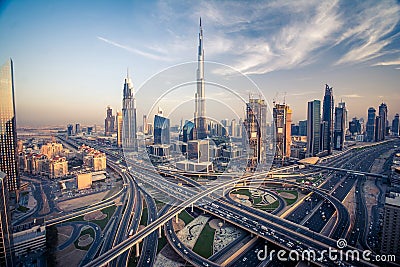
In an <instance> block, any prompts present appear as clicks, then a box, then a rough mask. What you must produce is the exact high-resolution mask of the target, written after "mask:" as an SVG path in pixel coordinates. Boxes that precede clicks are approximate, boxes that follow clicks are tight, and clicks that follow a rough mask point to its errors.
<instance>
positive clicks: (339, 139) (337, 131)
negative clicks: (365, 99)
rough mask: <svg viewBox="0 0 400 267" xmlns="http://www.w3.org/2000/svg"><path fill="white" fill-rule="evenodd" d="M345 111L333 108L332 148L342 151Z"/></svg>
mask: <svg viewBox="0 0 400 267" xmlns="http://www.w3.org/2000/svg"><path fill="white" fill-rule="evenodd" d="M345 124H346V118H345V110H344V108H341V107H335V128H334V132H333V148H334V149H336V150H342V149H343V146H344V138H345V130H346V129H345Z"/></svg>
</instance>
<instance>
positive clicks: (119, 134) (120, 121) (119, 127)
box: [116, 111, 123, 147]
mask: <svg viewBox="0 0 400 267" xmlns="http://www.w3.org/2000/svg"><path fill="white" fill-rule="evenodd" d="M116 124H117V146H118V147H122V133H123V132H122V129H123V117H122V113H121V112H119V111H117V117H116Z"/></svg>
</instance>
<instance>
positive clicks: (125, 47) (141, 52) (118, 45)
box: [97, 36, 171, 61]
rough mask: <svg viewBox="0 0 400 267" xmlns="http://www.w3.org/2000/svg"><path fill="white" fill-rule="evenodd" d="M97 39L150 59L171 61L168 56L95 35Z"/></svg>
mask: <svg viewBox="0 0 400 267" xmlns="http://www.w3.org/2000/svg"><path fill="white" fill-rule="evenodd" d="M97 39H99V40H101V41H103V42H106V43H107V44H110V45H113V46H115V47H119V48H122V49H124V50H126V51H128V52H132V53H135V54H138V55H141V56H144V57H146V58H150V59H154V60H161V61H171V59H170V58H168V57H165V56H159V55H156V54H152V53H148V52H144V51H141V50H139V49H136V48H133V47H129V46H127V45H123V44H119V43H117V42H114V41H111V40H109V39H106V38H104V37H100V36H97Z"/></svg>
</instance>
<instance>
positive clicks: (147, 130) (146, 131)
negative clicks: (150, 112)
mask: <svg viewBox="0 0 400 267" xmlns="http://www.w3.org/2000/svg"><path fill="white" fill-rule="evenodd" d="M143 134H149V129H148V127H147V115H146V114H144V115H143Z"/></svg>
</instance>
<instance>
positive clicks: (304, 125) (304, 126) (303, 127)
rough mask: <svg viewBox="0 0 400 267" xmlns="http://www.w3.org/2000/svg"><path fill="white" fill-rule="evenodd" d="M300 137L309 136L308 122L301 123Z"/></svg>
mask: <svg viewBox="0 0 400 267" xmlns="http://www.w3.org/2000/svg"><path fill="white" fill-rule="evenodd" d="M299 135H301V136H307V120H304V121H299Z"/></svg>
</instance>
